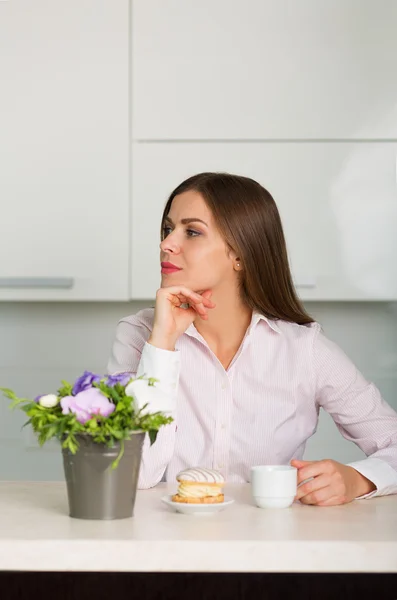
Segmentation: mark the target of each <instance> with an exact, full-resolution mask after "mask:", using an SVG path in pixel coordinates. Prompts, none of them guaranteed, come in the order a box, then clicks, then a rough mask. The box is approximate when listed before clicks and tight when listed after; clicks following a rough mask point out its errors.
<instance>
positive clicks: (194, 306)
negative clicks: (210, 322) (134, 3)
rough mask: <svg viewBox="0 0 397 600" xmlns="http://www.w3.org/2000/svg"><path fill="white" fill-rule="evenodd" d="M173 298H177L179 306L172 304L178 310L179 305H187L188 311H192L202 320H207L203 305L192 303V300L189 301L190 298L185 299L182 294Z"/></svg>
mask: <svg viewBox="0 0 397 600" xmlns="http://www.w3.org/2000/svg"><path fill="white" fill-rule="evenodd" d="M175 297H177V298H179V300H180V303H179V304H176V303H173V304H174V305H176V306H177V307H178V308H180V306H181V304H187V305H188V306H189V309H191V310H193V311H194V313H195V314H198V315H200V317H201V318H203V319H207V318H208V314H207V309H206V308H205V306H204V304H203V303H198V302H197V303H194V302H193V301H192V300H190V298H187V297H186V296H185V295H184V294H178V295H177V296H175ZM181 310H188V309H181Z"/></svg>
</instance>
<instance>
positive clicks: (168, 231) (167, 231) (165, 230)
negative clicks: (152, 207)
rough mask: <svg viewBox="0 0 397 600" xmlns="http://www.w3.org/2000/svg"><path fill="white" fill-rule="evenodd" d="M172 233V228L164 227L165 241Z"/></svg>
mask: <svg viewBox="0 0 397 600" xmlns="http://www.w3.org/2000/svg"><path fill="white" fill-rule="evenodd" d="M170 231H171V227H168V226H165V227H163V239H164V238H166V237H167V235H169V234H170Z"/></svg>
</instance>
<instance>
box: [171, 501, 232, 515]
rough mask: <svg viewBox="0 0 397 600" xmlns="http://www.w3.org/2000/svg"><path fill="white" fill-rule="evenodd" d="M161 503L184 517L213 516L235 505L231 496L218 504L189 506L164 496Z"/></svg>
mask: <svg viewBox="0 0 397 600" xmlns="http://www.w3.org/2000/svg"><path fill="white" fill-rule="evenodd" d="M161 502H164V504H167V506H169V507H170V508H173V509H174V510H176V512H179V513H182V514H184V515H213V514H214V513H217V512H220V511H221V510H225V508H227V507H228V506H230V505H231V504H233V502H234V500H233V498H230V497H229V496H225V500H224V501H223V502H216V503H215V504H188V503H184V502H173V501H172V496H163V497H162V498H161Z"/></svg>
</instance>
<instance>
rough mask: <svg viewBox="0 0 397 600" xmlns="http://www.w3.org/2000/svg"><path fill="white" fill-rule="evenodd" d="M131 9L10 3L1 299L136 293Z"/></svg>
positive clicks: (89, 2)
mask: <svg viewBox="0 0 397 600" xmlns="http://www.w3.org/2000/svg"><path fill="white" fill-rule="evenodd" d="M128 12H129V9H128V0H117V2H110V1H105V2H98V1H96V0H68V1H65V0H52V1H51V2H49V1H48V0H35V1H34V2H31V1H30V0H19V1H18V2H13V1H12V2H7V3H1V6H0V72H1V82H2V85H1V93H0V132H1V134H0V165H1V166H0V169H1V177H0V203H1V235H0V299H1V300H90V299H91V300H122V299H126V298H127V297H128V287H129V285H128V237H129V231H128V214H129V206H128V173H129V146H128V112H129V107H128V62H129V57H128V46H129V43H128V37H129V31H128Z"/></svg>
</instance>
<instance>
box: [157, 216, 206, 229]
mask: <svg viewBox="0 0 397 600" xmlns="http://www.w3.org/2000/svg"><path fill="white" fill-rule="evenodd" d="M164 221H167V222H168V223H172V224H174V223H173V220H172V219H170V217H165V219H164ZM195 222H199V223H203V224H204V225H205V226H206V227H208V225H207V223H206V222H205V221H203V220H202V219H199V218H198V217H191V218H190V219H181V223H182V225H189V223H195Z"/></svg>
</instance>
